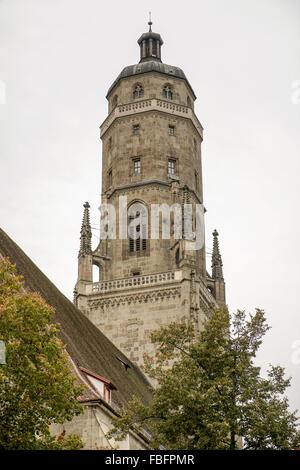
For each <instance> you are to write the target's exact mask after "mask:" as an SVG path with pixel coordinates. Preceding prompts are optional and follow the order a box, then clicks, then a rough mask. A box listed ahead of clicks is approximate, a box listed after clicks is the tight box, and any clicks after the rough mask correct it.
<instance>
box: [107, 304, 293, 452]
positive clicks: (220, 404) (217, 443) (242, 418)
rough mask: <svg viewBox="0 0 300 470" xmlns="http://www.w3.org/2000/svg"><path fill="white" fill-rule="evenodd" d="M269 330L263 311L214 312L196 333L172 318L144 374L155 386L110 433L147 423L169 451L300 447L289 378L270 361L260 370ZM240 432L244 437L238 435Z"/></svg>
mask: <svg viewBox="0 0 300 470" xmlns="http://www.w3.org/2000/svg"><path fill="white" fill-rule="evenodd" d="M268 329H269V327H268V325H267V324H266V320H265V315H264V312H263V311H261V310H256V313H255V314H254V315H253V316H250V317H247V315H246V314H245V312H243V311H238V312H237V313H236V314H235V315H233V316H232V318H231V317H230V315H229V313H228V311H227V310H226V309H219V310H216V311H215V313H214V314H213V315H212V316H211V317H210V318H209V319H208V320H207V321H206V322H205V324H204V328H203V330H202V331H200V332H197V331H196V329H195V327H194V326H193V324H192V323H181V324H176V323H172V324H170V325H169V326H167V327H162V328H161V329H160V330H158V331H156V332H154V333H153V334H152V338H151V339H152V342H153V343H155V344H156V345H157V352H156V356H155V358H153V357H152V358H151V357H150V356H147V355H146V356H145V366H144V369H145V372H146V373H147V374H148V375H149V377H150V378H152V379H154V380H155V381H156V383H157V387H156V388H155V390H154V392H153V402H152V404H151V405H150V406H145V405H143V404H142V402H141V401H140V400H139V399H137V398H134V399H133V400H132V401H131V402H130V403H129V406H128V408H127V409H123V410H122V411H121V413H120V416H119V417H118V418H116V419H114V422H113V424H114V428H113V429H112V431H111V433H110V435H111V436H116V437H117V438H120V437H122V436H124V435H125V434H126V432H128V430H129V429H130V427H134V428H135V429H138V430H142V429H143V428H148V430H150V433H151V435H152V440H151V442H150V446H151V447H152V448H158V447H159V446H163V447H166V448H168V449H186V450H191V449H231V450H234V449H238V448H243V449H296V448H297V447H299V444H300V435H299V432H298V431H297V420H298V418H297V416H296V412H293V413H292V412H290V411H289V405H288V400H287V398H286V397H285V396H284V392H285V390H286V388H287V387H288V386H289V385H290V379H285V378H284V369H283V368H282V367H280V366H276V367H274V366H271V367H270V369H269V371H268V374H267V377H266V378H263V377H261V375H260V368H259V367H257V366H256V365H255V364H254V359H255V356H256V353H257V351H258V349H259V346H260V344H261V342H262V337H263V336H264V334H265V333H266V331H267V330H268ZM241 436H242V438H243V439H241Z"/></svg>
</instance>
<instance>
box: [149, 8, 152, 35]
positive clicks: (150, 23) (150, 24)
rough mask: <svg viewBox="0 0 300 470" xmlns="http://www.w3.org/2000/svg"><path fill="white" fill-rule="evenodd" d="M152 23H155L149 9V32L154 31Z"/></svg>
mask: <svg viewBox="0 0 300 470" xmlns="http://www.w3.org/2000/svg"><path fill="white" fill-rule="evenodd" d="M152 24H153V23H152V20H151V11H149V21H148V25H149V33H150V32H151V31H152V28H151V26H152Z"/></svg>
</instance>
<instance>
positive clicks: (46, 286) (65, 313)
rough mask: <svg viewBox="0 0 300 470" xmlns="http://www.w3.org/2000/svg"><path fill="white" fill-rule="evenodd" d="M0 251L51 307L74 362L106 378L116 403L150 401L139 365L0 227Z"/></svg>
mask: <svg viewBox="0 0 300 470" xmlns="http://www.w3.org/2000/svg"><path fill="white" fill-rule="evenodd" d="M0 253H1V254H2V256H4V257H8V258H9V259H10V261H11V262H12V263H14V264H16V267H17V270H18V272H19V274H21V275H22V276H23V277H24V282H25V285H26V287H27V288H28V289H29V290H30V291H32V292H37V293H39V294H40V295H41V296H42V297H43V298H44V300H45V301H46V302H47V303H48V304H49V305H51V306H52V307H53V308H54V309H55V311H56V313H55V315H54V318H53V321H54V322H57V323H59V329H60V335H59V336H60V338H61V339H62V341H63V343H64V344H65V345H66V349H67V351H68V353H69V354H70V356H71V358H72V360H73V361H74V362H75V363H76V364H78V365H79V366H82V367H84V368H86V369H88V370H90V371H92V372H94V373H96V374H98V375H100V376H102V377H105V378H106V379H108V380H110V381H111V382H112V383H113V384H114V385H115V387H116V388H117V390H114V391H113V396H114V400H115V401H116V402H117V403H121V404H126V403H127V402H128V401H129V400H130V398H131V397H132V395H133V394H135V395H136V396H138V397H140V398H141V399H142V400H143V402H144V403H149V402H150V401H151V395H152V394H151V387H150V385H149V382H148V381H147V379H146V377H145V376H144V374H143V373H142V372H141V370H140V369H139V367H137V366H136V365H135V364H133V363H132V362H131V361H130V360H129V359H127V357H126V356H125V355H124V354H123V353H122V352H121V351H119V350H118V349H117V348H116V347H115V346H114V345H113V344H112V342H111V341H110V340H109V339H108V338H107V337H106V336H104V334H103V333H101V331H99V330H98V328H96V327H95V326H94V325H93V324H92V323H91V322H90V321H89V320H88V318H87V317H86V316H85V315H84V314H83V313H82V312H80V310H78V309H77V308H76V307H75V306H74V305H73V304H72V302H70V301H69V300H68V299H67V298H66V297H65V296H64V295H63V294H62V293H61V292H60V291H59V290H58V289H57V288H56V287H55V285H54V284H52V282H51V281H50V280H49V279H48V278H47V277H46V276H45V275H44V274H43V273H42V272H41V271H40V269H39V268H38V267H37V266H36V265H35V264H34V263H33V262H32V261H31V260H30V258H28V256H26V254H25V253H24V252H23V251H22V250H21V248H19V246H18V245H17V244H16V243H14V242H13V240H11V238H9V236H8V235H7V234H6V233H5V232H4V231H3V230H2V229H0ZM117 358H119V359H117ZM120 360H121V361H123V362H124V363H126V364H128V365H129V368H127V369H126V370H125V367H124V365H123V364H122V362H121V361H120Z"/></svg>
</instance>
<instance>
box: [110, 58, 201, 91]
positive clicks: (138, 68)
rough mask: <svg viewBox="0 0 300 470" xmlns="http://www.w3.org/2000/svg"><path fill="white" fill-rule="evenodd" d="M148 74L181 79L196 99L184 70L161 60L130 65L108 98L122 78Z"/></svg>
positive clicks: (120, 76) (118, 79)
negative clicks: (152, 73) (153, 73)
mask: <svg viewBox="0 0 300 470" xmlns="http://www.w3.org/2000/svg"><path fill="white" fill-rule="evenodd" d="M147 72H158V73H163V74H165V75H169V76H171V77H176V78H181V79H182V80H185V81H186V82H187V84H188V86H189V88H190V89H191V91H192V93H193V95H194V98H196V95H195V93H194V91H193V89H192V87H191V85H190V83H189V81H188V79H187V78H186V76H185V74H184V72H183V70H181V69H180V68H179V67H174V66H173V65H167V64H163V63H162V62H161V61H160V60H157V59H156V60H155V59H152V60H149V59H148V60H145V61H143V62H140V63H139V64H135V65H128V66H127V67H125V68H124V69H123V70H122V72H121V73H120V74H119V75H118V77H117V78H116V80H115V81H114V82H113V84H112V85H111V87H110V88H109V90H108V92H107V95H106V97H108V95H109V94H110V93H111V91H112V90H113V89H114V87H115V86H116V85H117V84H118V83H119V81H120V80H122V78H127V77H131V76H133V75H140V74H142V73H147Z"/></svg>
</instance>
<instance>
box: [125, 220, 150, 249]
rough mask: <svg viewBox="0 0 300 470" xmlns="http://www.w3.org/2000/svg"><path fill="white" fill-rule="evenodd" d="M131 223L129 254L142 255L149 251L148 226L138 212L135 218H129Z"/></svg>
mask: <svg viewBox="0 0 300 470" xmlns="http://www.w3.org/2000/svg"><path fill="white" fill-rule="evenodd" d="M128 223H129V252H130V253H140V252H142V251H145V250H146V249H147V224H146V223H145V222H144V219H143V216H141V220H140V213H139V212H137V213H136V215H135V216H133V215H130V216H129V217H128Z"/></svg>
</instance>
